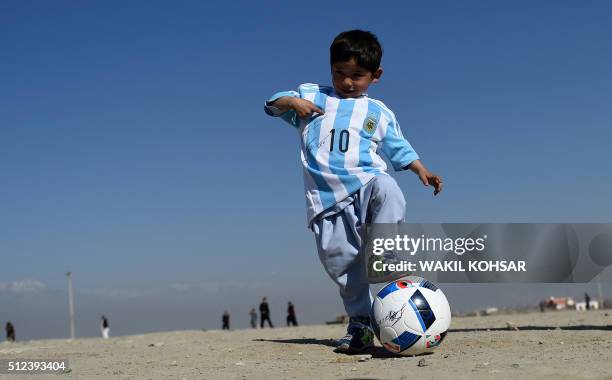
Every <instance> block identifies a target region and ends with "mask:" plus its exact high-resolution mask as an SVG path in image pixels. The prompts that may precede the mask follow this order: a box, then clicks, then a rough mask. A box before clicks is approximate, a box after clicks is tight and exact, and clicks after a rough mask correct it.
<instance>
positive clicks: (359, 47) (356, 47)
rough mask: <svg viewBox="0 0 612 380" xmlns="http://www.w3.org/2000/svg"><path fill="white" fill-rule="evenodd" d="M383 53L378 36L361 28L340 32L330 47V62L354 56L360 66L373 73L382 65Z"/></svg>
mask: <svg viewBox="0 0 612 380" xmlns="http://www.w3.org/2000/svg"><path fill="white" fill-rule="evenodd" d="M382 53H383V49H382V46H380V42H378V38H377V37H376V36H375V35H374V34H373V33H371V32H367V31H364V30H359V29H355V30H349V31H346V32H342V33H340V34H338V36H336V38H334V41H333V42H332V44H331V46H330V47H329V59H330V64H332V65H333V64H334V63H336V62H346V61H349V60H350V59H351V58H354V59H355V62H356V63H357V64H358V65H359V66H361V67H364V68H366V69H368V70H369V71H370V72H372V73H373V72H375V71H376V70H378V68H379V67H380V60H381V59H382Z"/></svg>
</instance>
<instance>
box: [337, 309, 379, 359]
mask: <svg viewBox="0 0 612 380" xmlns="http://www.w3.org/2000/svg"><path fill="white" fill-rule="evenodd" d="M336 343H337V344H338V346H337V347H336V349H335V350H334V352H341V353H345V354H357V353H360V352H363V351H365V350H367V349H368V348H370V347H374V331H372V327H370V318H368V317H351V319H350V322H349V325H348V328H347V332H346V335H345V336H344V337H342V338H340V339H338V340H337V341H336Z"/></svg>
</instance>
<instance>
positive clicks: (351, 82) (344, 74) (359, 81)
mask: <svg viewBox="0 0 612 380" xmlns="http://www.w3.org/2000/svg"><path fill="white" fill-rule="evenodd" d="M331 69H332V82H333V84H334V89H335V90H336V92H337V93H338V95H340V96H342V97H343V98H358V97H359V96H361V95H363V94H364V93H365V92H366V91H367V90H368V87H370V84H372V83H376V82H378V79H379V78H380V76H381V75H382V69H381V68H378V69H377V70H376V71H375V72H371V71H369V70H368V69H366V68H363V67H361V66H359V65H358V64H357V62H355V59H354V58H351V59H350V60H348V61H345V62H336V63H334V64H333V65H332V68H331Z"/></svg>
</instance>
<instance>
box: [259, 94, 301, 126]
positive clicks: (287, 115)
mask: <svg viewBox="0 0 612 380" xmlns="http://www.w3.org/2000/svg"><path fill="white" fill-rule="evenodd" d="M283 96H292V97H294V98H300V93H299V92H297V91H282V92H277V93H276V94H274V95H272V97H271V98H270V99H268V100H267V101H266V103H265V104H264V111H265V112H266V113H267V114H268V115H270V116H274V117H280V118H281V119H283V120H284V121H286V122H287V123H289V124H290V125H292V126H293V127H296V128H297V127H298V126H299V119H298V117H297V113H296V112H295V111H294V110H289V111H285V112H281V110H279V109H278V108H277V107H274V106H272V105H270V104H272V103H273V102H274V101H275V100H276V99H278V98H281V97H283Z"/></svg>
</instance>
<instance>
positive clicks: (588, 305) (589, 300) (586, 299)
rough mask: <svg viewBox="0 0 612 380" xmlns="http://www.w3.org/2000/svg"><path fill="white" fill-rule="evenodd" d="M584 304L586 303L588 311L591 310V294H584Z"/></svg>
mask: <svg viewBox="0 0 612 380" xmlns="http://www.w3.org/2000/svg"><path fill="white" fill-rule="evenodd" d="M584 303H586V309H587V310H591V297H590V296H589V293H584Z"/></svg>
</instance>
